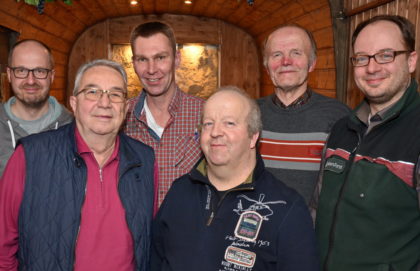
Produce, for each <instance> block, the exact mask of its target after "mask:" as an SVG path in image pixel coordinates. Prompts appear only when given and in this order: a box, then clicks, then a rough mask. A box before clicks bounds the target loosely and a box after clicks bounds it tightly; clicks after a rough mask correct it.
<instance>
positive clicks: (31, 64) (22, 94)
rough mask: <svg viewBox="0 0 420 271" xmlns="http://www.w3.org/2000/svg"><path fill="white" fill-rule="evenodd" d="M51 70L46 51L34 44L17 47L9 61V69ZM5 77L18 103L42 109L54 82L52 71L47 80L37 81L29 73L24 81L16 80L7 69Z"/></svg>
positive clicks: (30, 42)
mask: <svg viewBox="0 0 420 271" xmlns="http://www.w3.org/2000/svg"><path fill="white" fill-rule="evenodd" d="M17 67H19V68H26V69H35V68H43V69H52V68H53V67H51V63H50V58H49V55H48V51H47V50H46V49H45V48H43V47H42V46H41V45H39V44H38V43H36V42H32V41H28V42H24V43H22V44H20V45H18V46H17V47H16V48H15V50H14V52H13V56H12V59H11V68H17ZM7 77H8V79H9V82H10V84H11V86H12V90H13V93H14V95H15V97H16V99H17V101H18V102H21V103H22V104H24V105H25V106H28V107H33V108H38V107H42V106H43V105H44V104H45V103H46V102H47V100H48V97H49V91H50V86H51V84H52V82H53V80H54V70H52V71H50V72H49V73H48V76H47V78H45V79H37V78H35V77H34V75H33V73H32V72H30V73H29V75H28V77H26V78H24V79H19V78H16V76H15V75H14V73H13V71H12V70H11V69H10V68H9V67H8V68H7Z"/></svg>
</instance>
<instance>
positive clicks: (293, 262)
mask: <svg viewBox="0 0 420 271" xmlns="http://www.w3.org/2000/svg"><path fill="white" fill-rule="evenodd" d="M260 116H261V114H260V110H259V108H258V105H257V104H256V102H255V101H254V100H252V99H251V98H249V96H248V95H247V94H246V93H245V92H244V91H243V90H240V89H238V88H236V87H224V88H221V89H220V90H218V91H217V92H216V93H215V94H213V95H212V96H211V97H210V98H209V99H208V100H207V102H206V103H205V105H204V109H203V115H202V120H201V138H200V145H201V149H202V151H203V153H204V156H205V158H203V159H202V160H201V161H200V162H199V163H198V164H197V166H196V167H195V168H194V169H193V170H192V171H191V172H190V173H189V174H187V175H184V176H183V177H181V178H179V179H177V180H176V181H175V182H174V183H173V185H172V187H171V189H170V190H169V192H168V194H167V196H166V198H165V200H164V201H163V204H162V206H161V208H160V210H159V212H158V215H157V217H156V220H155V225H154V231H153V233H154V236H153V238H154V239H153V243H152V244H153V249H152V270H179V271H181V270H183V271H186V270H203V271H206V270H208V271H210V270H211V271H214V270H229V271H235V270H266V271H271V270H295V271H298V270H299V271H305V270H318V259H317V252H316V249H315V238H314V232H313V228H312V222H311V219H310V216H309V212H308V210H307V207H306V205H305V202H304V200H303V198H302V197H301V196H300V195H299V194H298V193H296V192H295V191H294V190H293V189H290V188H288V187H287V186H285V185H284V184H283V183H282V182H281V181H279V180H277V179H276V178H275V177H274V176H273V175H272V174H271V173H269V172H268V171H266V170H265V168H264V164H263V161H262V159H261V157H260V155H258V154H257V151H256V147H257V141H258V137H259V134H260V131H261V118H260Z"/></svg>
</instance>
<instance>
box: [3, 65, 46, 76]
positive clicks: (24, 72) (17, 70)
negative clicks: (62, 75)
mask: <svg viewBox="0 0 420 271" xmlns="http://www.w3.org/2000/svg"><path fill="white" fill-rule="evenodd" d="M9 69H11V70H12V71H13V75H14V76H15V77H16V78H19V79H25V78H27V77H28V76H29V73H30V72H32V75H33V76H34V77H35V78H36V79H45V78H47V77H48V74H49V73H50V72H51V71H52V70H50V69H45V68H35V69H27V68H24V67H9Z"/></svg>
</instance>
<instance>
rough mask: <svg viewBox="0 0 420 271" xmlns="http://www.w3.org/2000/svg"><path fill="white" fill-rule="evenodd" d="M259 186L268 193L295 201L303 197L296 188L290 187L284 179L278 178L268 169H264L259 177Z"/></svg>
mask: <svg viewBox="0 0 420 271" xmlns="http://www.w3.org/2000/svg"><path fill="white" fill-rule="evenodd" d="M257 186H259V188H260V189H262V190H264V191H267V193H270V194H272V195H275V196H276V197H279V198H284V199H285V200H288V201H293V202H294V201H296V200H298V199H301V198H302V197H301V196H300V195H299V193H298V192H297V191H296V190H295V189H293V188H291V187H288V186H287V185H286V184H285V183H283V181H282V180H280V179H278V178H277V177H276V176H274V175H273V174H272V173H271V172H270V171H268V170H267V169H264V171H263V172H262V174H261V175H260V177H259V178H258V180H257ZM302 200H303V198H302Z"/></svg>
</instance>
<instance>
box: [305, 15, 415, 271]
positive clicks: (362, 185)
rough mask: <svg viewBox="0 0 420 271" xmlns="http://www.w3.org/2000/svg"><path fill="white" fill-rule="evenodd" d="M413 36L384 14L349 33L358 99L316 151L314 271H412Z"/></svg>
mask: <svg viewBox="0 0 420 271" xmlns="http://www.w3.org/2000/svg"><path fill="white" fill-rule="evenodd" d="M414 33H415V32H414V27H413V25H412V24H411V23H410V22H409V21H408V20H407V19H405V18H403V17H400V16H389V15H386V16H385V15H383V16H377V17H373V18H371V19H369V20H367V21H365V22H362V23H361V24H360V25H359V26H358V27H357V28H356V30H355V31H354V33H353V37H352V46H353V56H352V57H351V61H352V64H353V68H354V79H355V82H356V84H357V86H358V87H359V88H360V90H361V91H362V92H363V94H364V95H365V100H364V101H363V102H362V103H361V104H360V105H359V106H358V107H357V108H356V109H355V110H354V112H353V114H351V115H350V116H349V117H346V118H344V119H342V120H340V121H338V122H337V123H336V124H335V125H334V127H333V129H332V131H331V134H330V137H329V139H328V142H327V145H326V149H325V152H324V156H323V164H322V167H321V169H322V170H321V175H320V181H319V184H318V187H317V191H316V193H315V197H314V200H313V201H312V204H311V206H312V208H313V209H317V213H316V231H317V235H318V238H319V243H320V252H321V264H322V270H332V271H336V270H339V271H354V270H357V271H381V270H383V271H385V270H386V271H388V270H405V271H409V270H411V271H415V270H420V269H419V268H420V265H419V262H420V261H419V259H420V208H419V199H418V192H416V186H417V188H419V187H420V186H419V185H418V182H419V180H418V175H419V159H420V157H419V154H420V96H419V93H418V92H417V90H418V85H417V82H416V81H415V80H414V79H411V76H410V74H411V73H412V72H414V70H415V68H416V63H417V53H416V51H415V37H414ZM318 191H320V194H319V193H318ZM418 191H419V190H418Z"/></svg>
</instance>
